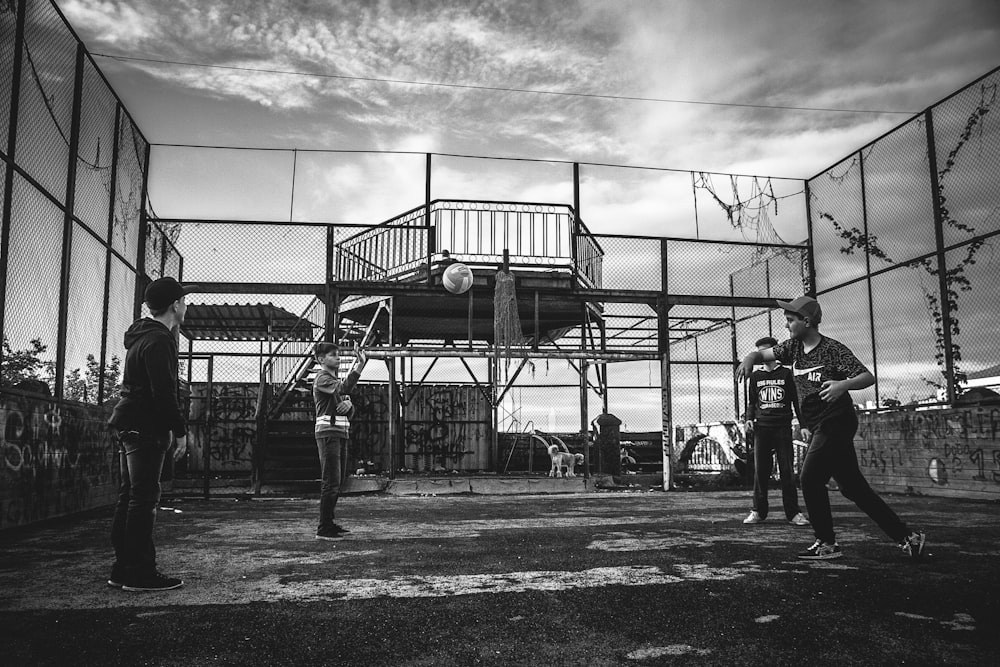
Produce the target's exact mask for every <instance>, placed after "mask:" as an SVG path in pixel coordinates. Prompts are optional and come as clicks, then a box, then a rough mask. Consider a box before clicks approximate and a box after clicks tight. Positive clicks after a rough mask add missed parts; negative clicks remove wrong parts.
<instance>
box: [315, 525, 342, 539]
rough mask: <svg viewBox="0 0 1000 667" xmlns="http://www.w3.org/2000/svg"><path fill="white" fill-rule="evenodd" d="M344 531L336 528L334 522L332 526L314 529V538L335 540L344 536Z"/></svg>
mask: <svg viewBox="0 0 1000 667" xmlns="http://www.w3.org/2000/svg"><path fill="white" fill-rule="evenodd" d="M344 532H345V531H342V530H338V529H337V525H336V524H334V525H333V526H323V527H322V528H320V529H319V530H317V531H316V539H317V540H337V539H340V538H341V537H343V536H344Z"/></svg>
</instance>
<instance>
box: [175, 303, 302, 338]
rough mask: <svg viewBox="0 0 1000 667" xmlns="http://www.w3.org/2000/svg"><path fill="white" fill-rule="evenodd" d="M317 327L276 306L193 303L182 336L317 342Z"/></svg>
mask: <svg viewBox="0 0 1000 667" xmlns="http://www.w3.org/2000/svg"><path fill="white" fill-rule="evenodd" d="M315 327H316V325H314V324H313V323H312V322H310V321H308V320H301V321H300V320H299V316H298V315H296V314H295V313H292V312H289V311H287V310H285V309H284V308H280V307H278V306H275V305H274V304H272V303H247V304H228V303H192V304H189V305H188V308H187V313H186V314H185V316H184V324H183V325H182V326H181V333H183V334H184V336H186V337H187V338H188V339H190V340H269V339H271V340H278V339H281V338H284V337H285V336H287V335H288V334H289V333H291V334H293V338H294V339H295V340H313V332H314V329H315Z"/></svg>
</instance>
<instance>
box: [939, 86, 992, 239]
mask: <svg viewBox="0 0 1000 667" xmlns="http://www.w3.org/2000/svg"><path fill="white" fill-rule="evenodd" d="M998 88H1000V73H994V74H992V75H990V76H988V77H985V78H984V79H982V80H981V81H978V82H976V83H975V84H973V85H971V86H969V87H968V88H966V89H964V90H962V91H960V92H958V93H957V94H956V95H954V96H953V97H951V98H949V99H947V100H945V101H944V102H942V103H941V104H939V105H937V106H935V107H934V108H933V109H932V113H933V117H934V148H935V153H936V155H937V168H938V186H939V188H940V197H941V205H942V209H943V210H942V217H943V218H944V242H945V245H946V246H952V245H954V244H956V243H963V242H966V241H969V240H970V239H971V238H973V237H975V236H977V235H981V234H988V233H991V232H996V231H1000V211H998V210H997V206H996V202H997V201H1000V169H998V168H997V162H998V159H1000V122H998V121H997V119H996V117H997V115H998V114H1000V99H998Z"/></svg>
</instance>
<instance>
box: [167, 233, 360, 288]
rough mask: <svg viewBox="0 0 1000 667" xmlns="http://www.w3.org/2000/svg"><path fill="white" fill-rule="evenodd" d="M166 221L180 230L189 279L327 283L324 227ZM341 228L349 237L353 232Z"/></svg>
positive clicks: (180, 249)
mask: <svg viewBox="0 0 1000 667" xmlns="http://www.w3.org/2000/svg"><path fill="white" fill-rule="evenodd" d="M166 225H168V226H169V225H173V228H174V229H176V249H177V253H179V254H180V255H181V256H182V257H183V258H184V280H185V281H187V282H195V283H196V282H271V283H299V282H302V283H324V282H326V280H325V276H326V227H325V226H306V225H294V224H280V223H279V224H267V225H245V224H244V225H241V224H238V223H233V224H230V223H214V222H183V223H176V224H174V223H166ZM151 227H152V225H151ZM338 231H339V232H340V233H341V234H342V235H344V236H346V235H347V233H348V232H350V231H352V230H351V228H338ZM354 231H356V230H354ZM174 275H176V274H174Z"/></svg>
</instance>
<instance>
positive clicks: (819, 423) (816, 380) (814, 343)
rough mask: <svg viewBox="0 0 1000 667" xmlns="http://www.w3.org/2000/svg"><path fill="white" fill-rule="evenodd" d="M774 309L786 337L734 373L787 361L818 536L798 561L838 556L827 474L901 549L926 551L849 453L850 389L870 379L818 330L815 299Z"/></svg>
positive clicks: (914, 553)
mask: <svg viewBox="0 0 1000 667" xmlns="http://www.w3.org/2000/svg"><path fill="white" fill-rule="evenodd" d="M778 306H779V307H781V308H783V309H784V310H785V327H786V328H787V329H788V333H789V336H790V338H789V340H787V341H784V342H782V343H779V344H778V345H776V346H775V347H773V348H771V349H769V350H764V351H757V350H755V351H753V352H751V353H750V354H748V355H747V356H746V358H745V359H744V360H743V362H742V363H741V364H740V367H739V369H738V370H737V377H738V378H739V379H743V378H744V377H747V376H749V375H750V373H751V372H752V371H753V367H754V366H755V365H756V364H759V363H763V362H767V361H773V360H778V361H781V362H782V363H784V364H786V365H789V366H791V368H792V372H793V373H794V375H795V386H796V389H797V391H798V395H799V419H800V420H801V422H802V435H803V437H804V438H805V439H806V440H807V441H808V442H809V449H808V450H807V451H806V456H805V460H804V461H803V463H802V477H801V483H802V497H803V499H804V500H805V502H806V509H807V510H808V511H809V519H810V521H811V522H812V525H813V531H814V532H815V534H816V541H815V542H814V543H813V545H812V546H811V547H809V548H808V549H806V550H805V551H803V552H801V553H800V554H799V558H802V559H806V560H827V559H831V558H840V556H841V555H842V553H841V550H840V545H838V544H837V539H836V535H835V533H834V530H833V515H832V513H831V512H830V497H829V494H828V493H827V489H826V484H827V482H829V481H830V478H831V477H832V478H834V479H835V480H837V484H838V485H839V486H840V492H841V493H842V494H843V495H844V497H845V498H847V499H848V500H850V501H852V502H854V504H855V505H857V506H858V508H859V509H860V510H861V511H863V512H864V513H865V514H867V515H868V516H869V517H871V518H872V519H873V520H874V521H875V523H877V524H878V525H879V527H880V528H881V529H882V530H883V531H884V532H885V533H886V534H887V535H888V536H889V537H890V538H892V539H893V540H895V541H896V542H897V543H898V544H899V546H900V548H901V549H902V550H903V552H904V553H906V554H907V555H909V556H911V557H913V558H919V557H920V556H922V555H923V553H924V543H925V536H924V534H923V533H922V532H918V531H911V530H910V529H909V528H908V527H907V525H906V523H905V522H903V521H902V520H901V519H900V518H899V517H898V516H897V515H896V513H895V512H893V511H892V510H891V509H890V508H889V506H888V505H886V504H885V501H884V500H882V498H880V497H879V496H878V494H876V493H875V491H873V490H872V488H871V486H869V484H868V481H867V480H866V479H865V478H864V475H862V474H861V469H860V468H859V467H858V455H857V452H856V451H855V450H854V434H855V433H856V432H857V430H858V417H857V414H856V413H855V411H854V403H853V402H852V401H851V396H850V394H849V393H848V392H849V391H850V390H852V389H854V390H860V389H865V388H867V387H870V386H872V385H873V384H875V377H874V376H873V375H872V374H871V372H870V371H869V370H868V369H867V368H865V366H864V365H863V364H862V363H861V362H860V361H858V358H857V357H856V356H854V353H853V352H851V350H850V349H848V347H847V346H846V345H844V344H843V343H840V342H839V341H836V340H833V339H832V338H827V337H826V336H824V335H822V334H821V333H820V332H819V324H820V321H821V320H822V318H823V311H822V309H821V308H820V305H819V302H818V301H816V299H813V298H811V297H808V296H800V297H799V298H797V299H795V300H794V301H788V302H786V301H778Z"/></svg>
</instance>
